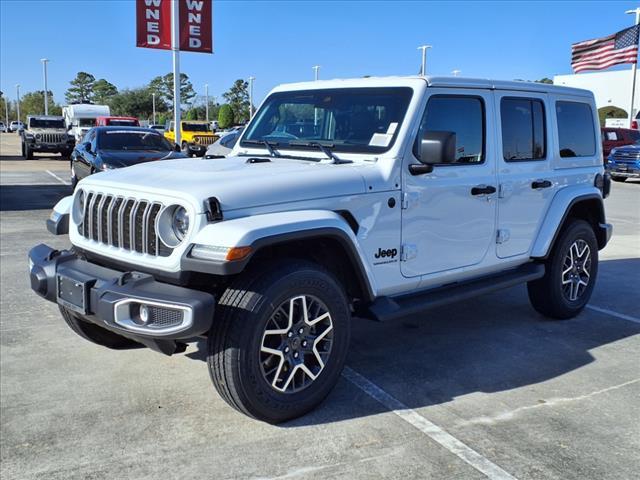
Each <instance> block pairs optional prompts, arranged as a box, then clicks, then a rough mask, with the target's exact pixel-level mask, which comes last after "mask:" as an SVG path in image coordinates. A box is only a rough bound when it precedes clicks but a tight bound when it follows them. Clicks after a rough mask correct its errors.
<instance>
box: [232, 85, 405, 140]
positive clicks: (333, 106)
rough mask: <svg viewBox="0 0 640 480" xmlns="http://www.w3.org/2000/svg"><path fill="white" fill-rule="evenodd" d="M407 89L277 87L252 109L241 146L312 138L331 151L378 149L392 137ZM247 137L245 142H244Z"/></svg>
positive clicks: (403, 107)
mask: <svg viewBox="0 0 640 480" xmlns="http://www.w3.org/2000/svg"><path fill="white" fill-rule="evenodd" d="M411 94H412V90H411V89H410V88H396V87H394V88H343V89H336V90H307V91H296V92H281V93H275V94H273V95H271V96H270V97H269V98H268V99H267V100H266V101H265V103H264V105H263V106H262V107H261V108H260V110H259V111H258V113H257V114H256V119H255V120H254V121H253V122H252V123H251V126H250V127H249V130H248V132H247V135H245V137H244V138H243V139H242V142H241V145H242V146H243V147H250V146H252V145H254V144H255V143H256V142H258V141H265V140H266V141H268V142H270V143H271V142H273V143H272V144H273V145H274V146H276V147H277V148H283V147H284V148H287V147H289V148H298V149H299V148H300V147H301V145H296V144H297V143H304V142H309V143H311V142H318V143H322V144H325V145H327V146H331V147H332V148H333V149H334V150H336V151H347V152H349V151H353V152H384V151H386V150H388V149H389V148H390V147H391V145H392V144H393V142H394V141H395V138H396V135H397V131H398V129H399V127H400V125H401V124H402V120H403V118H404V115H405V113H406V111H407V107H408V106H409V101H410V100H411ZM247 140H248V141H247Z"/></svg>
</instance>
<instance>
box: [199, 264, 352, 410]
mask: <svg viewBox="0 0 640 480" xmlns="http://www.w3.org/2000/svg"><path fill="white" fill-rule="evenodd" d="M349 335H350V310H349V306H348V303H347V299H346V297H345V294H344V292H343V289H342V286H341V285H340V284H339V283H338V282H337V281H336V280H335V279H334V278H333V276H331V274H329V273H328V272H327V271H325V270H324V269H322V268H321V267H319V266H317V265H315V264H312V263H308V262H302V261H290V262H288V263H286V264H284V265H272V266H270V267H268V268H263V269H260V270H258V271H254V272H250V273H248V274H246V275H244V276H242V277H240V278H239V280H238V281H237V282H236V283H235V284H234V285H232V286H230V287H229V288H228V289H227V290H226V291H225V292H224V294H223V295H222V297H221V299H220V302H219V306H218V314H217V316H216V319H215V321H214V325H213V327H212V330H211V332H210V335H209V350H208V357H207V363H208V366H209V373H210V375H211V379H212V381H213V384H214V386H215V388H216V390H217V391H218V393H220V395H221V396H222V397H223V398H224V400H225V401H226V402H227V403H229V404H230V405H231V406H232V407H234V408H235V409H237V410H239V411H240V412H242V413H245V414H247V415H250V416H252V417H254V418H257V419H260V420H264V421H267V422H270V423H279V422H283V421H285V420H289V419H292V418H296V417H299V416H300V415H303V414H305V413H307V412H308V411H309V410H311V409H313V408H314V407H316V406H317V405H318V404H319V403H320V402H322V400H323V399H324V398H325V397H326V396H327V395H328V394H329V392H330V391H331V389H332V388H333V387H334V385H335V384H336V382H337V380H338V378H339V375H340V372H341V371H342V368H343V366H344V361H345V358H346V354H347V347H348V344H349Z"/></svg>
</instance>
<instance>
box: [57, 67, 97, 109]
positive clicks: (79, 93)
mask: <svg viewBox="0 0 640 480" xmlns="http://www.w3.org/2000/svg"><path fill="white" fill-rule="evenodd" d="M95 82H96V77H94V76H93V75H91V74H90V73H87V72H78V74H77V75H76V78H74V79H73V80H71V81H70V82H69V84H70V85H71V86H70V87H69V89H68V90H67V93H65V95H64V96H65V98H66V100H67V103H87V102H90V101H91V99H92V97H93V88H94V85H95Z"/></svg>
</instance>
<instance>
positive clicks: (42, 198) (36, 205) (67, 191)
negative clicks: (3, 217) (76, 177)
mask: <svg viewBox="0 0 640 480" xmlns="http://www.w3.org/2000/svg"><path fill="white" fill-rule="evenodd" d="M71 193H72V190H71V187H70V186H68V185H62V184H60V185H2V187H0V211H3V212H4V211H10V210H13V211H22V210H41V209H50V208H53V206H54V205H55V204H56V203H57V202H58V201H59V200H60V199H61V198H63V197H66V196H67V195H71Z"/></svg>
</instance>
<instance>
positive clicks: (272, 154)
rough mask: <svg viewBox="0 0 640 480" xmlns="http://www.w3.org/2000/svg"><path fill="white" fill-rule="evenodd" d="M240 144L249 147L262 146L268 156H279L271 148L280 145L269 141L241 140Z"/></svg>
mask: <svg viewBox="0 0 640 480" xmlns="http://www.w3.org/2000/svg"><path fill="white" fill-rule="evenodd" d="M242 143H248V144H251V145H263V146H264V147H266V149H267V150H268V151H269V155H271V156H272V157H279V156H280V154H279V153H278V152H276V151H275V149H274V148H273V147H277V146H278V145H280V144H279V143H278V142H270V141H269V140H243V141H242Z"/></svg>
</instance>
